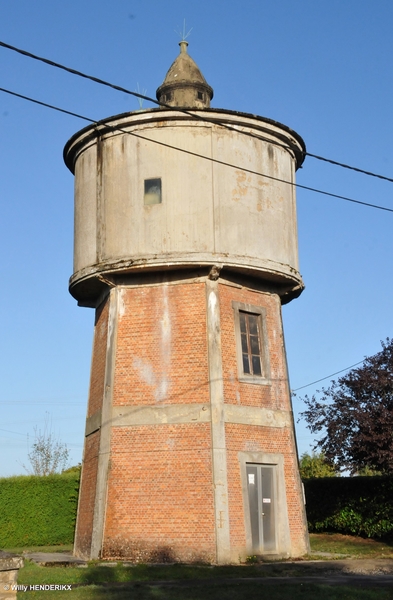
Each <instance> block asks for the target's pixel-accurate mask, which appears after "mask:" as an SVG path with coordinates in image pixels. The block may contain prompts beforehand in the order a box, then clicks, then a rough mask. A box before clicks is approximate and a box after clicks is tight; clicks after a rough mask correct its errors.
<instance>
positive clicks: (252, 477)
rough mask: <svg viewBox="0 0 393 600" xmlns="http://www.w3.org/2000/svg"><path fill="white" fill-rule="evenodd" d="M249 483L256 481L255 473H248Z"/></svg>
mask: <svg viewBox="0 0 393 600" xmlns="http://www.w3.org/2000/svg"><path fill="white" fill-rule="evenodd" d="M248 483H255V474H254V473H249V474H248Z"/></svg>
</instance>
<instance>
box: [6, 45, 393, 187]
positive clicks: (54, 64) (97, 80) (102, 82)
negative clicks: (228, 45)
mask: <svg viewBox="0 0 393 600" xmlns="http://www.w3.org/2000/svg"><path fill="white" fill-rule="evenodd" d="M0 46H1V47H3V48H6V49H8V50H12V51H13V52H17V53H18V54H21V55H23V56H26V57H28V58H31V59H33V60H37V61H40V62H43V63H45V64H47V65H49V66H51V67H55V68H57V69H61V70H63V71H66V72H67V73H70V74H72V75H77V76H78V77H83V78H84V79H88V80H90V81H94V82H95V83H98V84H100V85H104V86H107V87H110V88H112V89H114V90H116V91H118V92H123V93H125V94H129V95H131V96H134V97H136V98H139V99H141V100H146V101H148V102H152V103H153V104H156V105H158V106H162V107H164V108H166V109H168V110H174V111H176V112H182V113H184V114H186V115H188V116H189V117H192V118H193V119H197V120H200V121H204V122H210V123H214V124H216V125H220V126H221V127H224V128H225V129H229V130H232V131H236V132H237V133H241V134H243V135H248V136H249V137H254V138H257V139H262V140H265V141H269V142H270V143H272V144H274V145H277V146H281V147H284V148H286V147H287V146H285V145H284V144H280V143H279V142H275V141H273V140H271V139H267V138H263V136H260V135H257V134H254V133H251V132H249V131H241V130H239V129H237V128H236V129H235V128H234V127H231V126H230V125H228V124H226V123H222V122H220V121H218V120H215V119H209V118H207V117H204V116H202V115H199V114H195V113H193V112H190V111H188V110H186V109H184V108H181V107H173V106H169V105H168V104H165V103H164V102H159V101H158V100H156V99H155V98H150V97H149V96H146V95H145V94H140V93H139V92H133V91H131V90H129V89H127V88H124V87H122V86H119V85H116V84H113V83H110V82H108V81H105V80H104V79H100V78H99V77H94V76H93V75H88V74H86V73H83V72H82V71H78V70H77V69H72V68H71V67H67V66H65V65H62V64H61V63H58V62H55V61H53V60H50V59H48V58H44V57H42V56H38V55H36V54H33V53H32V52H28V51H27V50H23V49H21V48H17V47H16V46H11V45H10V44H7V43H5V42H2V41H0ZM303 156H310V157H311V158H315V159H316V160H321V161H323V162H327V163H329V164H332V165H335V166H338V167H342V168H344V169H349V170H351V171H355V172H357V173H362V174H363V175H368V176H370V177H376V178H378V179H383V180H385V181H389V182H390V183H393V178H391V177H387V176H386V175H380V174H379V173H374V172H372V171H366V170H364V169H360V168H359V167H353V166H352V165H348V164H346V163H342V162H339V161H337V160H333V159H330V158H325V157H323V156H320V155H318V154H313V153H311V152H307V151H303Z"/></svg>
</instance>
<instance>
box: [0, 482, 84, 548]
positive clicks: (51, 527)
mask: <svg viewBox="0 0 393 600" xmlns="http://www.w3.org/2000/svg"><path fill="white" fill-rule="evenodd" d="M78 489H79V474H75V473H69V474H61V475H48V476H46V477H39V476H37V475H30V476H25V475H22V476H18V477H8V478H0V548H11V547H15V546H33V545H34V546H45V545H56V544H70V543H72V542H73V539H74V530H75V522H76V510H77V504H78Z"/></svg>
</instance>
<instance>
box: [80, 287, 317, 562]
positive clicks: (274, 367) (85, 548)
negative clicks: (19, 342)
mask: <svg viewBox="0 0 393 600" xmlns="http://www.w3.org/2000/svg"><path fill="white" fill-rule="evenodd" d="M139 283H140V284H139V285H138V286H133V285H124V286H121V285H119V286H117V287H114V288H112V290H111V291H110V293H109V295H108V296H107V297H106V299H105V300H104V301H103V302H102V304H101V305H100V306H99V307H98V309H97V311H96V323H95V335H94V348H93V360H92V370H91V383H90V395H89V404H88V413H87V422H86V438H85V449H84V459H83V467H82V479H81V489H80V497H79V507H78V519H77V528H76V537H75V554H76V555H78V556H82V557H85V558H98V557H102V558H108V559H127V560H131V561H135V562H139V561H140V562H149V561H151V562H166V561H168V562H172V561H183V562H192V561H207V562H211V563H220V564H225V563H230V562H238V561H239V560H244V559H245V557H246V556H247V555H250V554H258V553H259V554H268V555H273V556H276V557H282V556H299V555H302V554H305V553H306V552H307V551H308V534H307V526H306V518H305V510H304V504H303V495H302V489H301V482H300V479H299V474H298V465H297V456H296V444H295V437H294V428H293V419H292V412H291V404H290V396H289V389H288V376H287V371H286V358H285V349H284V342H283V333H282V322H281V303H280V298H279V296H278V295H277V294H275V293H272V292H271V291H269V290H266V289H256V287H255V286H253V287H251V286H250V282H248V283H246V284H244V282H242V283H239V282H236V283H235V282H233V281H228V280H223V279H221V278H220V279H218V280H217V281H214V280H211V279H209V278H208V277H195V278H190V279H186V278H184V279H182V280H175V279H171V278H169V277H168V280H167V281H166V282H164V283H163V282H162V278H161V282H159V281H157V282H155V283H154V281H153V279H150V280H149V282H148V283H145V284H144V283H143V282H142V283H141V282H139ZM239 310H240V311H243V312H246V313H247V312H249V313H250V314H254V313H255V314H257V315H258V318H259V319H261V327H260V333H261V336H262V338H263V339H261V340H260V345H261V353H263V354H264V356H263V361H262V362H263V370H264V372H263V374H262V376H259V377H258V376H256V377H251V376H250V375H247V374H245V375H243V373H242V369H243V364H242V362H241V349H240V351H239V340H240V332H239V331H237V327H238V326H239V323H238V316H237V315H238V312H239ZM262 319H263V322H262ZM250 468H251V471H252V469H254V470H255V473H256V475H255V476H254V475H253V474H252V473H254V471H252V473H251V471H250ZM258 469H259V471H258ZM261 469H262V471H261ZM266 469H267V471H268V475H269V477H270V476H271V486H270V489H269V490H268V491H266V490H267V488H265V491H264V492H263V493H262V492H261V494H262V495H261V497H260V498H259V500H258V502H259V512H260V515H259V517H258V518H259V519H261V525H257V528H258V527H259V529H258V533H257V534H256V533H255V527H256V526H255V519H254V517H253V516H252V515H251V512H250V511H252V507H251V505H250V494H251V495H252V494H253V493H254V492H253V489H254V488H253V485H254V484H256V483H257V479H255V477H256V478H258V476H259V475H258V473H267V471H266ZM270 474H271V475H270ZM261 477H262V475H261ZM261 481H262V479H261ZM263 485H264V484H263ZM250 486H251V487H250ZM260 489H261V490H262V488H260ZM265 509H266V511H265ZM269 511H270V512H269ZM253 519H254V520H253ZM264 519H265V522H263V520H264ZM267 519H269V525H267ZM262 530H263V532H262ZM266 532H267V533H266ZM256 535H257V536H258V535H260V538H258V539H259V542H258V540H257V542H256V541H255V539H256V537H255V536H256ZM268 538H269V539H268ZM255 544H257V546H258V547H257V550H258V551H255V548H256V545H255ZM258 544H259V545H258Z"/></svg>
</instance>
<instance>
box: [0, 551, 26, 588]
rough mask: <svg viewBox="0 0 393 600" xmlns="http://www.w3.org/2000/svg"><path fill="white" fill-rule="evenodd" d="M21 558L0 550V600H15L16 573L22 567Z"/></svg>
mask: <svg viewBox="0 0 393 600" xmlns="http://www.w3.org/2000/svg"><path fill="white" fill-rule="evenodd" d="M23 563H24V561H23V558H22V557H21V556H17V555H16V554H10V553H9V552H3V551H2V550H0V600H15V598H16V590H15V588H14V589H12V588H13V586H16V585H17V581H18V571H19V569H21V568H22V567H23Z"/></svg>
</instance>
